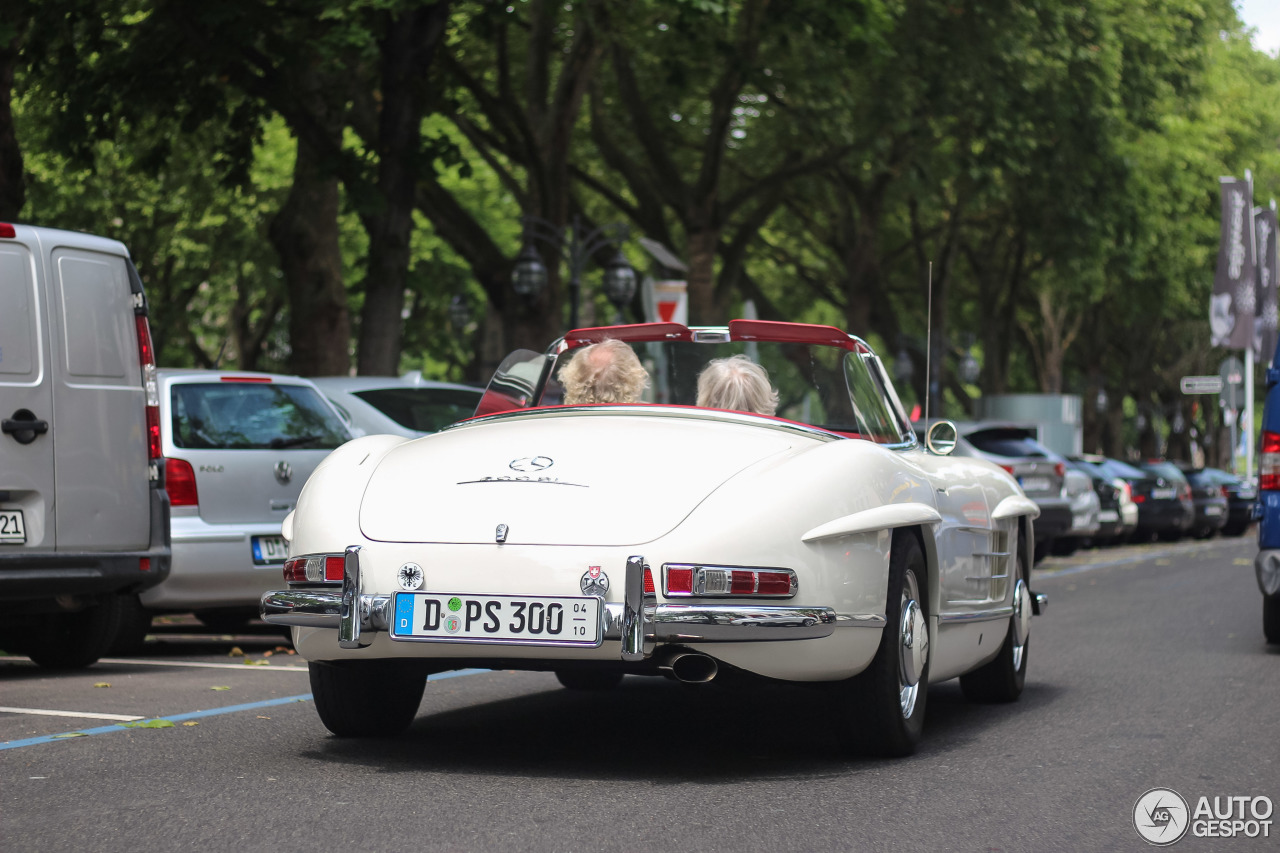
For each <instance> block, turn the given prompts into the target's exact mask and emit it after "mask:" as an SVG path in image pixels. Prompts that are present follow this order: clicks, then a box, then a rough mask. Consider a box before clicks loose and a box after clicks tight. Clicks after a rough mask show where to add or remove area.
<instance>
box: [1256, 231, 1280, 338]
mask: <svg viewBox="0 0 1280 853" xmlns="http://www.w3.org/2000/svg"><path fill="white" fill-rule="evenodd" d="M1253 228H1254V232H1255V236H1256V242H1255V243H1254V245H1255V246H1256V247H1257V250H1258V256H1257V259H1256V260H1257V263H1258V319H1257V326H1258V329H1257V332H1256V334H1255V338H1256V341H1255V347H1254V350H1255V352H1256V354H1257V356H1258V359H1259V361H1261V360H1264V359H1265V360H1266V361H1267V362H1270V361H1271V360H1272V358H1273V357H1274V355H1275V351H1276V337H1277V334H1276V326H1277V325H1280V309H1278V308H1277V304H1276V284H1277V280H1276V274H1277V272H1280V270H1277V263H1276V261H1277V253H1276V211H1275V208H1273V207H1272V208H1258V209H1256V210H1255V211H1254V212H1253Z"/></svg>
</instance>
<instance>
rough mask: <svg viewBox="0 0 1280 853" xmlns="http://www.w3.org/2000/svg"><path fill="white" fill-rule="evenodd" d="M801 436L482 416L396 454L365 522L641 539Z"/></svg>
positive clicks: (597, 418)
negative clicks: (480, 420) (487, 419)
mask: <svg viewBox="0 0 1280 853" xmlns="http://www.w3.org/2000/svg"><path fill="white" fill-rule="evenodd" d="M805 442H806V439H803V438H801V437H799V436H796V435H789V434H787V433H785V432H782V431H778V430H771V429H768V428H762V427H758V426H752V425H748V424H742V423H726V422H720V421H717V420H715V419H714V418H707V417H692V416H691V417H687V418H686V417H677V418H671V417H649V416H646V415H645V414H644V411H643V410H639V411H638V412H637V413H634V414H628V413H627V412H625V411H623V412H618V411H617V410H614V411H606V410H588V411H586V412H583V411H581V410H578V411H576V412H575V413H568V412H565V413H559V414H557V413H554V412H551V413H543V414H542V415H540V416H532V417H530V416H525V417H518V418H512V419H503V420H497V421H490V422H486V423H478V424H474V425H471V426H467V427H463V428H459V429H454V430H447V431H445V432H442V433H438V434H436V435H433V436H428V437H426V438H422V439H418V440H415V441H411V442H408V443H407V444H404V445H401V446H399V447H397V448H395V449H394V450H392V451H391V452H390V453H388V454H387V456H386V458H385V459H383V460H382V461H381V462H380V463H379V465H378V468H377V470H376V471H375V472H374V474H373V476H372V478H371V479H370V482H369V485H368V488H367V490H366V492H365V497H364V501H363V503H362V505H361V511H360V526H361V530H362V531H363V532H364V534H365V535H366V536H368V537H369V538H370V539H373V540H378V541H390V542H450V543H494V542H495V541H498V540H499V539H500V538H505V542H506V543H508V544H531V545H552V544H572V545H608V546H613V545H635V544H640V543H643V542H648V541H651V540H653V539H655V538H657V537H659V536H661V535H663V534H664V533H666V532H668V531H670V530H671V529H672V528H674V527H675V526H676V525H678V524H679V523H680V521H681V520H682V519H684V518H685V516H687V515H688V514H689V513H690V512H691V511H692V510H693V509H694V507H696V506H697V505H698V504H699V503H700V502H701V501H702V500H703V499H704V498H706V496H707V495H709V494H710V493H711V492H713V491H715V490H716V489H718V488H720V487H721V486H723V485H724V484H725V482H726V481H728V480H729V479H730V478H732V477H733V476H734V475H735V474H737V473H738V472H740V471H742V470H743V469H745V468H747V467H750V466H751V465H753V464H755V463H757V462H759V461H760V460H763V459H766V458H769V457H771V456H776V455H778V454H781V453H784V452H786V451H787V450H788V449H790V448H792V447H793V446H794V445H796V444H797V443H805ZM499 525H505V537H501V536H500V535H499V533H498V528H499Z"/></svg>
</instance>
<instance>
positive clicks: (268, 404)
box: [170, 382, 350, 450]
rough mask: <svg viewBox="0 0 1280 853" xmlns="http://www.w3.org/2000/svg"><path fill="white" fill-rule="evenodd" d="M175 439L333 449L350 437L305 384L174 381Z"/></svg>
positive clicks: (201, 444) (205, 444)
mask: <svg viewBox="0 0 1280 853" xmlns="http://www.w3.org/2000/svg"><path fill="white" fill-rule="evenodd" d="M170 399H171V401H172V406H171V408H172V411H171V415H172V422H173V443H174V445H175V446H177V447H183V448H191V449H212V450H281V449H284V448H290V447H296V448H305V449H309V450H332V449H333V448H335V447H338V446H339V445H341V444H343V443H344V442H346V441H347V439H348V438H350V436H349V435H348V433H347V429H346V427H345V426H344V425H343V423H342V421H341V420H340V419H339V418H338V416H337V414H336V413H335V412H334V411H333V410H332V409H330V408H329V407H328V406H327V405H325V403H324V401H323V400H322V399H321V398H320V395H319V394H318V393H317V392H316V391H315V390H314V389H312V388H309V387H307V386H305V385H284V384H281V383H272V382H175V383H174V384H173V385H172V386H171V387H170Z"/></svg>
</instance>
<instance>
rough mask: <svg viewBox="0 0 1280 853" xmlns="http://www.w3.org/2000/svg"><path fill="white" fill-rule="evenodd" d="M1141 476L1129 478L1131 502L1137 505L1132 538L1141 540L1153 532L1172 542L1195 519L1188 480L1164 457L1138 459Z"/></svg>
mask: <svg viewBox="0 0 1280 853" xmlns="http://www.w3.org/2000/svg"><path fill="white" fill-rule="evenodd" d="M1130 467H1133V468H1136V469H1137V470H1138V473H1139V474H1141V477H1140V478H1138V479H1134V480H1130V481H1129V486H1130V487H1131V488H1132V489H1133V502H1134V503H1136V504H1137V505H1138V529H1137V530H1136V531H1134V534H1133V539H1134V541H1137V542H1145V541H1148V540H1150V539H1151V538H1152V537H1153V536H1155V537H1158V538H1160V539H1163V540H1165V541H1166V542H1176V541H1177V540H1179V539H1181V538H1182V537H1183V536H1185V535H1186V534H1187V533H1188V532H1189V531H1190V530H1191V527H1192V525H1193V524H1194V523H1195V517H1196V508H1195V503H1194V501H1193V500H1192V497H1191V484H1190V483H1188V482H1187V478H1186V476H1185V475H1184V474H1183V473H1182V471H1181V470H1179V468H1178V466H1177V465H1175V464H1173V463H1172V462H1169V461H1168V460H1165V459H1149V460H1147V461H1145V462H1139V463H1138V464H1137V465H1136V466H1130Z"/></svg>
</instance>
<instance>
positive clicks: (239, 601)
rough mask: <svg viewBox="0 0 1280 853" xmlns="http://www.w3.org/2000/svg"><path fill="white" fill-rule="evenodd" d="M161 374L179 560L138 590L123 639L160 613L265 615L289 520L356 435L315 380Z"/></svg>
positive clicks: (229, 619) (233, 622)
mask: <svg viewBox="0 0 1280 853" xmlns="http://www.w3.org/2000/svg"><path fill="white" fill-rule="evenodd" d="M158 380H159V386H160V427H161V446H162V452H163V454H164V460H163V461H164V471H165V488H166V490H167V491H168V493H169V501H170V504H171V507H172V510H171V512H172V514H171V519H170V531H171V533H172V537H173V566H172V570H171V571H170V574H169V577H168V578H167V579H166V580H165V581H164V582H163V583H161V584H160V585H158V586H156V587H153V588H151V589H148V590H146V591H145V592H143V593H142V594H141V595H139V596H138V598H137V601H138V604H139V605H140V610H138V611H137V612H136V613H135V614H134V616H135V618H133V619H131V620H129V621H130V622H131V625H130V626H129V627H128V629H127V631H126V633H127V636H125V637H124V638H122V643H123V645H125V646H128V645H131V644H134V643H137V642H139V641H140V640H141V638H142V636H144V635H145V633H146V631H147V629H148V627H149V626H150V623H151V617H153V616H155V615H158V614H161V613H167V612H194V613H195V615H196V616H197V617H198V618H199V619H200V620H201V621H202V622H204V623H205V624H206V625H208V626H209V627H211V628H214V629H216V630H228V629H231V628H234V627H237V626H240V625H243V624H244V623H246V622H248V621H249V620H250V619H252V618H254V617H255V616H257V610H258V601H259V599H260V598H261V597H262V593H263V592H265V591H266V590H268V589H271V588H273V587H275V586H278V585H279V584H278V581H279V576H280V567H281V566H282V565H283V564H284V558H285V543H284V540H283V539H282V538H281V536H280V523H281V522H282V521H283V520H284V518H285V516H287V515H288V514H289V512H290V511H291V510H292V509H293V507H294V505H295V504H296V503H297V500H298V494H299V493H300V492H301V491H302V484H303V483H305V482H306V481H307V478H308V477H309V476H311V472H312V471H313V470H315V468H316V466H317V465H319V464H320V461H321V460H322V459H324V458H325V457H326V456H328V455H329V452H330V451H331V450H333V449H334V448H336V447H338V446H339V445H341V444H343V443H345V442H346V441H347V440H348V439H349V438H351V433H350V431H349V430H348V429H347V427H346V425H345V424H344V423H343V420H342V418H341V417H340V416H339V414H338V413H337V411H335V410H334V408H333V406H331V405H330V404H329V402H328V401H327V400H326V399H325V397H324V395H323V394H321V393H320V392H319V391H318V390H317V389H316V387H315V386H314V385H312V384H311V382H310V381H308V380H306V379H302V378H299V377H296V376H282V375H277V374H268V373H251V372H246V371H225V370H221V371H220V370H186V369H169V368H164V369H161V370H159V371H158Z"/></svg>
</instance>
